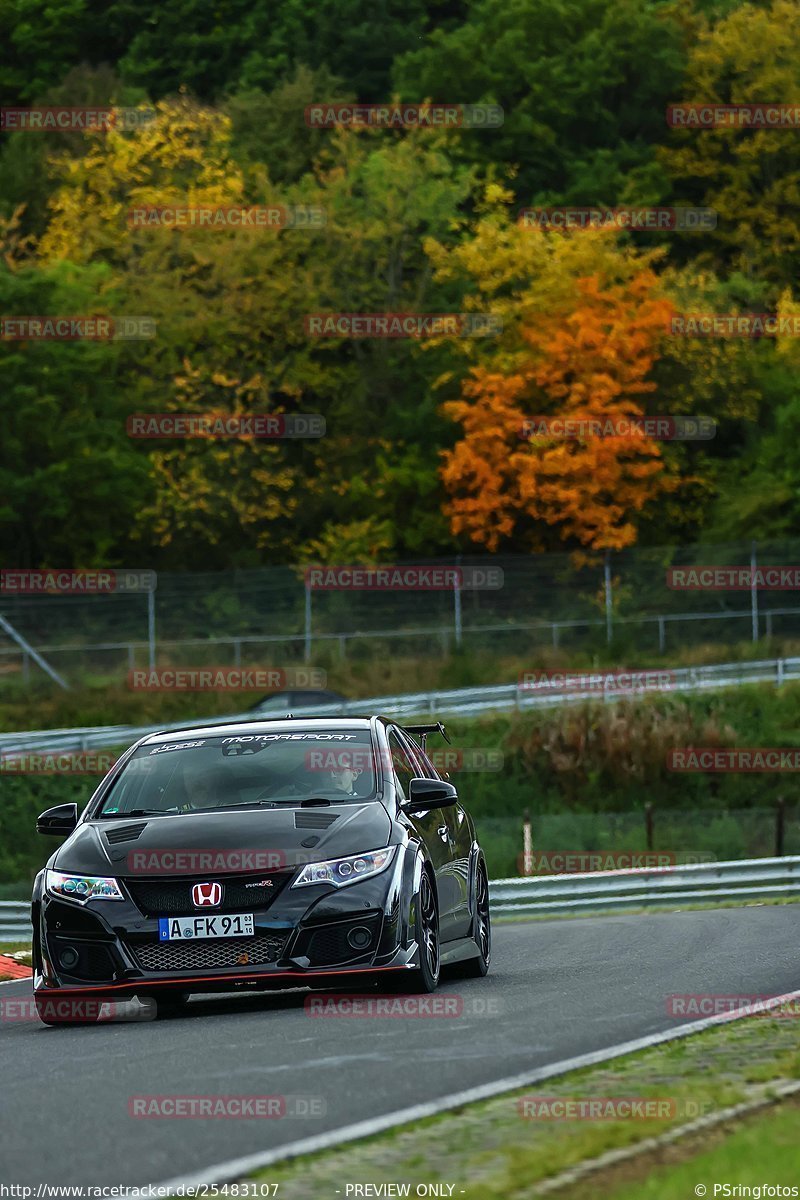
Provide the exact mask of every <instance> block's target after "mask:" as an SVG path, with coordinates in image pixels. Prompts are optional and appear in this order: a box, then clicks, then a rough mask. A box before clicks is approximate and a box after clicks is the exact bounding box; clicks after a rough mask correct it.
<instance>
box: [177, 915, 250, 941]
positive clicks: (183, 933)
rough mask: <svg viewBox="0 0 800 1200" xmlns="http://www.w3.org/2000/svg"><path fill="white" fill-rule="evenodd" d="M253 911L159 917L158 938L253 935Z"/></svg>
mask: <svg viewBox="0 0 800 1200" xmlns="http://www.w3.org/2000/svg"><path fill="white" fill-rule="evenodd" d="M254 936H255V929H254V928H253V913H236V915H235V916H230V917H219V916H217V917H159V918H158V940H159V941H160V942H177V941H183V940H184V939H188V938H226V937H254Z"/></svg>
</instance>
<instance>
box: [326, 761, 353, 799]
mask: <svg viewBox="0 0 800 1200" xmlns="http://www.w3.org/2000/svg"><path fill="white" fill-rule="evenodd" d="M360 774H361V768H360V767H335V768H334V769H333V770H332V771H331V772H330V781H331V788H332V790H333V791H334V792H338V793H339V795H345V796H357V795H358V792H357V791H356V790H355V782H356V780H357V779H358V777H359V775H360Z"/></svg>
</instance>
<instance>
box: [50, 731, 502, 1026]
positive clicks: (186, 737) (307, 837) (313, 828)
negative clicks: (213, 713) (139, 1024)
mask: <svg viewBox="0 0 800 1200" xmlns="http://www.w3.org/2000/svg"><path fill="white" fill-rule="evenodd" d="M434 731H440V732H442V733H443V732H444V730H443V727H442V726H441V725H430V726H409V727H408V728H402V727H400V726H399V725H397V724H396V723H394V722H392V721H390V720H388V719H385V718H382V717H371V718H316V719H295V720H292V719H287V720H280V721H265V720H262V721H250V722H243V723H241V724H237V725H209V726H208V727H205V728H197V727H194V728H191V729H189V730H183V731H177V732H176V731H171V732H169V733H159V734H151V735H150V736H148V737H146V738H143V739H142V740H141V741H139V742H137V743H136V745H134V746H133V747H131V748H130V749H129V750H128V751H127V752H126V753H125V754H124V755H123V756H122V758H121V759H120V760H119V761H118V762H117V763H116V764H115V766H114V767H113V769H112V770H111V772H110V773H109V774H108V775H107V776H106V778H105V779H104V780H103V782H102V783H101V784H100V786H99V788H98V789H97V791H96V792H95V794H94V795H93V796H92V798H91V800H90V801H89V804H88V806H87V808H86V810H85V812H84V813H83V814H82V816H81V817H80V818H78V812H77V806H76V805H75V804H62V805H59V806H58V807H57V808H52V809H49V810H48V811H47V812H45V813H43V814H42V816H41V817H40V818H39V820H38V822H37V829H38V830H39V832H41V833H51V834H60V835H63V834H69V835H70V836H69V837H68V838H67V840H66V841H65V842H64V844H63V845H62V846H61V847H60V848H59V849H58V850H57V851H56V852H55V854H54V855H52V857H51V858H50V860H49V861H48V863H47V866H46V868H45V869H44V870H43V871H41V872H40V873H39V874H38V875H37V877H36V880H35V883H34V891H33V907H32V916H33V928H34V937H33V968H34V996H35V1000H36V1006H37V1010H38V1012H39V1015H40V1017H41V1018H42V1020H44V1021H45V1022H46V1023H47V1024H63V1023H84V1022H87V1021H94V1020H98V1019H105V1017H104V1015H103V1014H105V1015H106V1016H107V1014H108V1013H109V1011H111V1010H114V1011H115V1012H122V1011H123V1010H124V1011H125V1012H126V1013H127V1014H128V1015H131V1014H132V1013H135V1012H138V1011H144V1010H145V1009H147V1010H148V1011H149V1012H150V1013H151V1014H153V1013H154V1012H155V1005H154V998H155V1001H156V1003H157V1006H158V1012H159V1013H160V1014H161V1013H163V1012H164V1011H167V1012H168V1011H170V1010H174V1009H175V1008H176V1007H178V1006H180V1005H181V1004H183V1003H184V1002H185V1000H186V998H187V997H188V995H189V994H191V993H198V992H220V991H225V990H233V989H267V988H275V987H284V988H285V987H305V986H308V987H314V988H326V987H327V988H341V987H343V986H344V987H346V988H348V989H349V990H353V989H354V988H357V989H359V990H363V989H364V986H365V985H372V986H374V985H376V984H377V986H378V987H379V988H381V989H388V990H394V991H400V992H403V993H409V992H423V993H424V992H432V991H433V990H434V989H435V988H436V986H437V983H438V981H439V972H440V968H441V967H442V966H448V965H451V964H452V965H457V967H458V970H459V972H460V973H461V974H471V975H485V974H486V971H487V969H488V966H489V957H490V953H491V928H490V922H489V893H488V883H487V873H486V863H485V861H484V856H483V853H482V851H481V848H480V845H479V844H478V840H477V838H476V835H475V828H474V825H473V822H472V819H471V818H470V816H469V814H468V813H467V812H466V810H465V809H464V808H463V807H462V806H461V804H460V802H459V799H458V795H457V793H456V789H455V788H454V787H453V785H452V784H451V783H450V782H448V781H447V780H446V779H443V778H442V777H441V775H440V774H439V773H438V772H437V771H436V769H435V768H434V766H433V765H432V763H431V761H430V759H429V758H428V756H427V754H426V753H425V749H424V746H425V738H426V736H427V735H428V734H430V733H432V732H434Z"/></svg>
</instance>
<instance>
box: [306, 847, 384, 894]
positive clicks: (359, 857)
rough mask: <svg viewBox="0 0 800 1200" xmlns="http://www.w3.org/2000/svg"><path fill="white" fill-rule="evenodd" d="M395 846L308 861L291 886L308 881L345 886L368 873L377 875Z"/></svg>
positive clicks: (307, 882) (366, 875)
mask: <svg viewBox="0 0 800 1200" xmlns="http://www.w3.org/2000/svg"><path fill="white" fill-rule="evenodd" d="M396 849H397V847H396V846H387V848H386V849H385V850H371V851H370V852H369V854H354V855H353V856H352V857H351V858H331V859H328V861H327V862H318V863H309V864H308V866H307V867H303V869H302V871H301V872H300V874H299V875H298V876H297V879H295V881H294V883H293V884H292V887H305V886H306V885H307V884H309V883H332V884H333V886H334V887H346V886H347V884H348V883H358V881H359V879H366V878H367V877H368V876H370V875H378V874H379V873H380V872H381V871H383V870H384V869H385V868H386V867H388V865H389V863H390V862H391V861H392V859H393V858H394V854H395V851H396Z"/></svg>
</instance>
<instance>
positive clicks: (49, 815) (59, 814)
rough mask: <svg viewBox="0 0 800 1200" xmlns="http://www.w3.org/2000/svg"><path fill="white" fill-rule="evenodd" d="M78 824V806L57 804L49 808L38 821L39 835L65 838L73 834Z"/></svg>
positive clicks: (37, 830) (37, 829)
mask: <svg viewBox="0 0 800 1200" xmlns="http://www.w3.org/2000/svg"><path fill="white" fill-rule="evenodd" d="M77 824H78V806H77V804H57V805H56V807H55V808H48V810H47V812H43V813H42V815H41V816H40V817H38V818H37V821H36V832H37V833H49V834H52V835H53V836H55V837H65V836H66V835H67V834H68V833H72V831H73V829H74V828H75V826H76V825H77Z"/></svg>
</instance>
